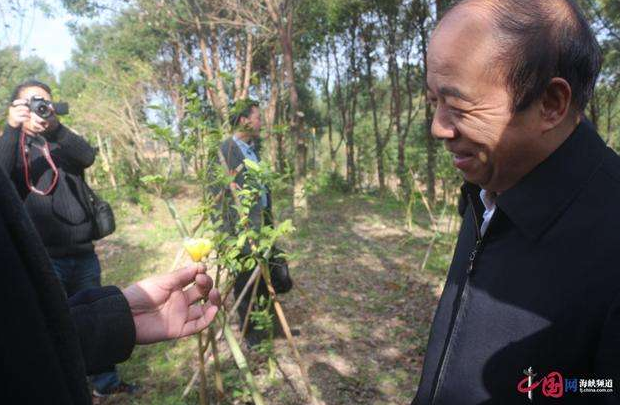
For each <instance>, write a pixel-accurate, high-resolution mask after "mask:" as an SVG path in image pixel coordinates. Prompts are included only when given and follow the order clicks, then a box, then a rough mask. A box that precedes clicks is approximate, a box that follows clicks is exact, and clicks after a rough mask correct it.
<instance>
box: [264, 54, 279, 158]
mask: <svg viewBox="0 0 620 405" xmlns="http://www.w3.org/2000/svg"><path fill="white" fill-rule="evenodd" d="M275 52H276V51H275V48H271V54H270V58H269V81H270V93H269V103H268V104H267V109H266V110H265V127H266V129H267V134H268V135H267V136H269V139H270V140H271V145H270V146H271V158H272V162H273V168H274V170H279V167H280V164H279V160H280V156H279V150H278V147H279V144H278V142H277V140H276V136H275V134H274V125H275V121H276V112H277V108H278V97H279V96H280V85H279V81H278V70H277V69H278V66H277V64H278V61H277V58H276V53H275Z"/></svg>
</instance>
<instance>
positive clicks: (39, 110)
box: [26, 96, 69, 119]
mask: <svg viewBox="0 0 620 405" xmlns="http://www.w3.org/2000/svg"><path fill="white" fill-rule="evenodd" d="M26 105H27V106H28V108H29V109H30V111H32V112H33V113H35V114H37V115H38V116H39V117H41V118H43V119H47V118H49V117H50V116H51V115H52V112H54V113H56V114H57V115H67V114H69V104H68V103H52V102H51V101H49V100H46V99H44V98H43V97H40V96H32V97H31V98H30V100H29V101H28V104H26Z"/></svg>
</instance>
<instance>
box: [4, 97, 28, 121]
mask: <svg viewBox="0 0 620 405" xmlns="http://www.w3.org/2000/svg"><path fill="white" fill-rule="evenodd" d="M27 104H28V101H27V100H23V99H17V100H15V101H13V102H12V103H11V106H10V107H9V116H8V119H7V122H8V124H9V125H10V126H11V127H13V128H19V127H21V126H22V124H23V123H24V122H28V121H30V108H28V105H27Z"/></svg>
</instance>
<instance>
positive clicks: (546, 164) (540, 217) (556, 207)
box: [496, 121, 606, 239]
mask: <svg viewBox="0 0 620 405" xmlns="http://www.w3.org/2000/svg"><path fill="white" fill-rule="evenodd" d="M605 148H606V147H605V143H604V142H603V140H602V139H601V138H600V137H599V135H598V134H597V133H596V131H595V130H594V128H593V127H592V126H591V124H590V123H589V122H587V121H586V122H583V121H582V122H581V123H580V124H579V125H578V126H577V128H576V129H575V131H574V132H573V133H572V134H571V135H570V136H569V137H568V139H567V140H566V141H565V142H564V143H563V144H562V145H561V146H560V147H559V148H558V149H557V150H556V151H555V152H553V153H552V154H551V155H550V156H549V157H548V158H547V159H546V160H545V161H543V162H542V163H541V164H539V165H538V166H537V167H536V168H534V170H532V171H531V172H530V173H528V174H527V175H525V176H524V177H523V178H522V179H521V180H520V181H519V183H517V184H516V185H515V186H514V187H512V188H511V189H509V190H507V191H505V192H503V193H502V194H501V195H499V196H498V197H497V201H496V203H497V206H498V207H499V209H500V210H501V211H502V212H503V213H505V214H506V215H507V216H508V218H509V219H510V220H511V222H512V223H514V225H515V226H516V227H518V228H519V229H520V231H521V232H523V234H525V235H526V236H527V237H529V238H531V239H537V238H538V237H539V236H541V235H542V233H543V232H544V231H546V230H547V229H548V228H549V227H550V226H551V225H552V224H553V223H554V221H555V220H556V219H557V218H558V217H559V216H560V215H561V214H562V213H563V212H564V211H565V210H566V209H567V208H568V207H569V206H570V204H571V203H572V201H573V200H574V198H575V197H576V196H577V195H578V194H579V193H580V191H581V190H582V189H583V188H584V186H585V185H586V184H587V183H588V182H589V181H590V179H591V177H592V175H593V174H594V173H595V172H596V171H597V170H598V169H599V167H600V166H601V164H602V163H603V156H604V152H605Z"/></svg>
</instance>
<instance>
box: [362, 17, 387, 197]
mask: <svg viewBox="0 0 620 405" xmlns="http://www.w3.org/2000/svg"><path fill="white" fill-rule="evenodd" d="M369 30H370V28H369V27H366V29H365V30H364V31H365V32H364V35H363V39H364V59H365V61H366V85H367V86H368V98H369V99H370V108H371V110H372V126H373V130H374V133H375V157H376V159H377V181H378V183H379V191H380V192H381V193H383V192H384V191H385V173H384V171H383V146H384V145H383V139H382V136H381V133H380V132H379V119H378V118H377V100H376V98H375V89H374V86H373V80H372V49H373V44H372V43H371V36H372V33H371V32H370V31H369ZM388 131H389V129H388Z"/></svg>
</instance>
